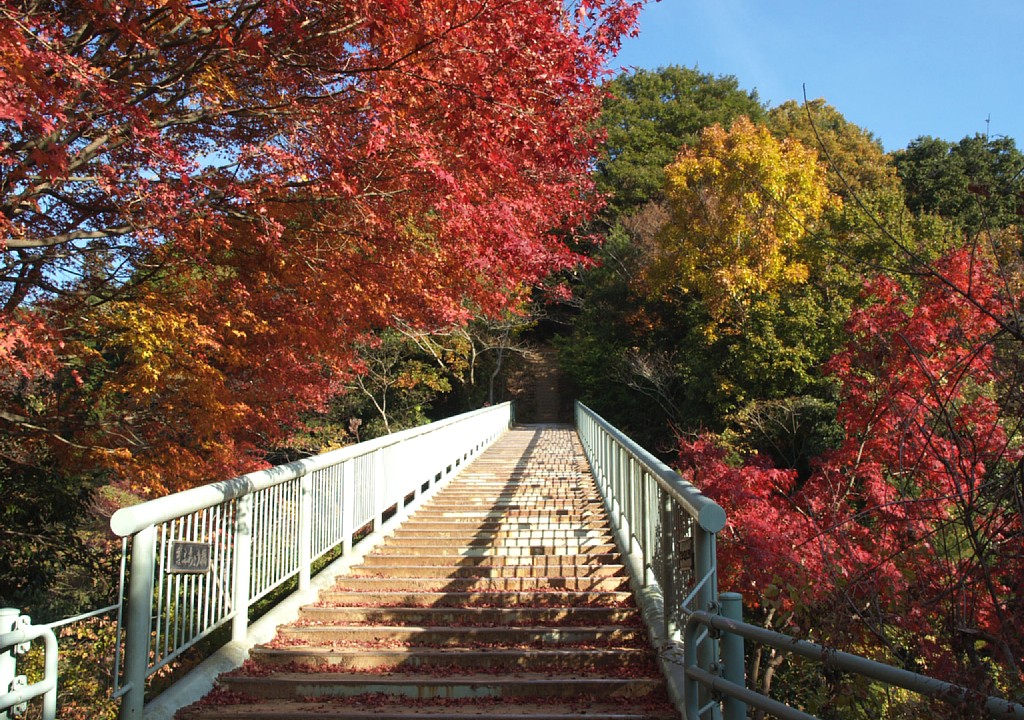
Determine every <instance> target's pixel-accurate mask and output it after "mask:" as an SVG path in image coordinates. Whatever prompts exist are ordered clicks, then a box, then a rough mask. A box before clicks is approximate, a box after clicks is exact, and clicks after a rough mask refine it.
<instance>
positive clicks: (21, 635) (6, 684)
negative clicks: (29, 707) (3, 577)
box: [0, 608, 57, 720]
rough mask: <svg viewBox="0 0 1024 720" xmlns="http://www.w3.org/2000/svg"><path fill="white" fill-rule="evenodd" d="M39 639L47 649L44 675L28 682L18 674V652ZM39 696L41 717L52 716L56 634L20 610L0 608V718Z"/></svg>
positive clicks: (46, 719) (14, 714) (16, 712)
mask: <svg viewBox="0 0 1024 720" xmlns="http://www.w3.org/2000/svg"><path fill="white" fill-rule="evenodd" d="M40 639H41V640H42V641H43V644H44V646H45V653H46V660H45V664H44V672H43V678H42V679H41V680H39V681H38V682H34V683H32V684H29V683H28V681H27V680H26V678H25V676H24V675H18V671H17V656H18V655H23V654H24V653H26V652H27V651H28V647H29V645H30V644H31V643H32V641H33V640H40ZM40 696H42V698H43V720H53V718H54V717H56V714H57V637H56V636H55V635H54V633H53V630H52V629H51V628H49V627H47V626H46V625H33V624H32V621H31V619H30V618H29V617H28V616H27V615H22V614H21V612H20V611H19V610H17V609H14V608H0V719H2V720H7V718H8V717H17V716H19V715H21V714H23V713H24V712H25V706H26V704H27V703H28V701H29V700H32V699H33V698H37V697H40Z"/></svg>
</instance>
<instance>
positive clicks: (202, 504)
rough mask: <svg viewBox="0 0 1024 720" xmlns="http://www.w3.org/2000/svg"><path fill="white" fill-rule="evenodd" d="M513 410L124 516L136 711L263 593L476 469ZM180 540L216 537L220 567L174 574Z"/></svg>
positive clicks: (120, 530)
mask: <svg viewBox="0 0 1024 720" xmlns="http://www.w3.org/2000/svg"><path fill="white" fill-rule="evenodd" d="M511 417H512V413H511V406H510V405H509V404H508V403H505V404H503V405H498V406H495V407H491V408H485V409H483V410H477V411H474V412H472V413H466V414H464V415H461V416H457V417H454V418H450V419H448V420H443V421H441V422H438V423H433V424H431V425H428V426H424V427H422V428H414V429H412V430H407V431H403V432H400V433H395V434H394V435H391V436H388V437H385V438H379V439H377V440H372V441H369V442H366V443H361V444H359V445H355V446H352V447H348V448H342V449H341V450H335V451H332V452H330V453H325V454H324V455H321V456H317V457H314V458H308V459H305V460H301V461H298V462H296V463H291V464H289V465H283V466H280V467H277V468H272V469H270V470H264V471H258V472H255V473H250V474H248V475H243V476H240V477H237V478H233V479H231V480H227V481H224V482H220V483H213V484H211V485H207V486H203V487H199V488H194V489H192V490H188V491H185V492H183V493H178V494H177V495H172V496H168V497H166V498H159V499H157V500H153V501H150V502H147V503H142V504H140V505H137V506H134V507H131V508H124V509H122V510H119V511H118V512H117V513H115V515H114V517H113V518H112V519H111V528H112V529H113V530H114V532H115V533H117V534H118V535H120V536H122V537H125V538H127V537H131V538H132V540H131V547H132V566H131V572H130V574H129V579H130V584H129V585H128V587H127V590H126V593H127V595H128V598H129V604H128V608H129V609H128V619H127V623H126V625H127V630H126V632H125V637H126V642H125V652H124V670H123V678H124V681H123V682H122V683H121V688H122V690H123V692H124V701H123V706H122V707H123V708H124V709H123V713H124V717H141V712H142V710H141V708H142V703H143V700H142V698H143V697H144V691H145V683H146V678H147V677H148V675H149V674H151V673H152V672H153V671H155V670H156V668H158V667H160V666H162V665H164V664H166V663H168V662H170V661H172V660H173V659H174V658H175V657H177V656H178V655H180V654H181V653H182V652H183V651H184V650H185V649H187V648H188V647H190V646H191V645H193V644H195V643H196V642H197V641H198V640H200V639H202V638H203V637H205V636H207V635H208V634H209V633H210V632H212V631H213V630H214V629H216V628H217V627H220V626H221V625H222V624H224V623H225V622H227V621H228V620H229V619H230V621H231V624H232V631H231V637H232V640H233V641H244V639H245V636H246V634H247V630H248V612H249V605H250V604H251V602H253V601H255V600H256V599H257V598H260V597H263V596H264V595H266V594H267V593H269V592H271V591H272V590H273V589H274V588H276V587H278V586H279V585H281V584H282V583H283V582H285V581H286V580H287V579H288V578H290V577H292V576H297V577H298V583H299V586H300V587H301V588H306V587H308V586H309V584H310V582H311V578H310V569H309V568H310V565H311V563H312V561H313V560H314V559H315V558H318V557H320V556H321V555H323V554H324V553H327V552H329V551H330V550H331V549H332V548H334V547H337V546H338V545H340V546H341V551H342V553H343V554H345V555H348V554H350V553H351V552H352V544H353V535H354V534H355V533H356V532H357V531H358V530H359V529H360V528H362V527H363V526H364V525H365V524H367V523H368V522H372V523H373V524H374V526H375V528H379V527H380V526H381V524H382V522H383V515H384V512H385V510H387V509H388V508H389V507H392V506H397V509H398V510H399V511H400V513H401V512H402V511H404V508H405V498H406V497H407V496H408V495H410V494H412V495H413V496H414V497H415V498H419V497H420V496H421V495H422V493H423V489H424V488H427V489H432V488H433V487H434V486H436V485H437V483H438V482H439V481H440V480H443V479H445V478H448V477H450V476H451V475H452V474H453V473H454V472H455V471H456V470H458V469H461V468H462V467H464V466H465V464H466V462H467V461H468V460H469V459H470V458H473V457H474V456H475V455H476V454H477V453H478V452H479V450H480V449H481V448H483V447H486V446H487V445H489V444H490V443H491V442H493V440H495V439H496V438H497V437H498V436H499V435H500V434H501V433H502V432H503V431H504V430H506V429H507V428H508V427H509V424H510V422H511ZM400 443H407V444H406V445H404V446H402V447H399V444H400ZM172 541H183V542H195V543H200V544H205V545H208V546H209V547H208V550H209V553H210V555H209V559H210V568H209V571H208V574H206V575H199V574H195V573H184V574H176V575H171V574H170V573H169V564H170V556H169V553H170V552H171V542H172ZM144 581H145V582H148V585H146V586H145V587H142V586H141V585H140V583H143V582H144ZM143 598H145V600H143ZM143 604H145V605H146V607H145V608H141V606H142V605H143ZM154 611H155V613H156V614H155V616H154V615H153V612H154ZM151 653H152V656H151Z"/></svg>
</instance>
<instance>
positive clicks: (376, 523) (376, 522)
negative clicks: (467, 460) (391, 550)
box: [372, 450, 454, 530]
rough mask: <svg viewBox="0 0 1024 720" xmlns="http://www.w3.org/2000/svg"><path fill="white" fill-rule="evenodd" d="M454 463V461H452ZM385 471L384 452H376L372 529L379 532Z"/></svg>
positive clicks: (381, 518)
mask: <svg viewBox="0 0 1024 720" xmlns="http://www.w3.org/2000/svg"><path fill="white" fill-rule="evenodd" d="M453 462H454V461H453ZM386 473H387V469H386V468H385V467H384V451H383V450H376V451H374V453H373V475H372V477H373V529H374V530H380V526H381V525H383V524H384V505H385V503H386V500H385V496H384V490H385V489H386V488H385V487H384V485H385V483H384V478H385V477H386Z"/></svg>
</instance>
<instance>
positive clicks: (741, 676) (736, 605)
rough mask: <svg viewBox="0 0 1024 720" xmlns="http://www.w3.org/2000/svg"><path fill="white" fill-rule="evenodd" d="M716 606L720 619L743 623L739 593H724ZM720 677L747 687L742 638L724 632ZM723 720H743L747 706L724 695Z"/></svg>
mask: <svg viewBox="0 0 1024 720" xmlns="http://www.w3.org/2000/svg"><path fill="white" fill-rule="evenodd" d="M718 605H719V607H720V608H721V610H720V612H721V615H722V617H724V618H728V619H729V620H735V621H736V622H743V596H742V595H740V594H739V593H734V592H725V593H721V594H720V595H719V596H718ZM721 650H722V677H723V678H725V679H726V680H728V681H729V682H731V683H735V684H736V685H739V686H740V687H746V686H747V673H746V658H745V657H744V651H743V636H742V635H737V634H735V633H730V632H724V633H723V634H722V639H721ZM722 707H723V718H724V720H745V718H746V717H747V704H746V703H744V702H742V701H741V700H739V699H737V698H734V697H732V696H731V695H726V696H725V700H724V701H723V706H722Z"/></svg>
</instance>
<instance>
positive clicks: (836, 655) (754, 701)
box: [683, 610, 1024, 720]
mask: <svg viewBox="0 0 1024 720" xmlns="http://www.w3.org/2000/svg"><path fill="white" fill-rule="evenodd" d="M699 626H704V627H707V628H709V629H711V630H715V631H718V632H721V633H726V634H729V635H738V636H740V637H743V638H746V639H748V640H752V641H754V642H757V643H760V644H762V645H767V646H769V647H772V648H775V649H776V650H780V651H782V652H785V653H790V654H793V655H799V656H801V657H805V658H808V659H810V660H814V661H817V662H820V663H822V664H823V665H825V666H827V667H830V668H834V669H837V670H843V671H845V672H850V673H854V674H857V675H861V676H863V677H867V678H871V679H872V680H878V681H880V682H884V683H887V684H889V685H895V686H897V687H901V688H904V689H906V690H910V691H912V692H915V693H917V694H919V695H925V696H928V697H932V698H935V699H938V700H941V701H943V702H946V703H950V704H959V703H966V702H970V703H974V704H975V705H981V706H982V707H984V708H985V710H986V711H987V712H988V713H989V714H990V715H991V716H992V717H998V718H1018V719H1020V720H1024V705H1020V704H1018V703H1015V702H1011V701H1010V700H1005V699H1003V698H998V697H993V696H987V695H985V694H983V693H979V692H976V691H974V690H970V689H969V688H965V687H962V686H960V685H954V684H953V683H948V682H945V681H943V680H938V679H936V678H932V677H928V676H927V675H921V674H919V673H915V672H911V671H909V670H903V669H901V668H897V667H893V666H892V665H886V664H885V663H880V662H877V661H875V660H870V659H868V658H865V657H861V656H860V655H853V654H851V653H846V652H841V651H839V650H835V649H833V648H828V647H825V646H824V645H818V644H817V643H812V642H808V641H806V640H800V639H798V638H795V637H792V636H791V635H786V634H784V633H780V632H775V631H774V630H768V629H767V628H763V627H760V626H758V625H751V624H749V623H745V622H742V621H738V620H735V619H732V618H728V617H723V616H722V615H718V614H715V613H710V612H706V611H703V610H698V611H695V612H692V613H690V615H689V616H688V618H687V620H686V628H685V630H684V634H683V648H684V657H685V660H684V663H685V666H686V675H687V678H688V684H687V692H686V698H687V706H686V717H687V718H689V720H697V718H699V717H700V708H699V707H698V702H697V695H698V693H697V685H698V684H700V685H703V686H705V687H708V688H710V689H712V690H714V691H715V692H717V693H719V694H722V695H731V696H733V697H738V698H740V699H742V700H743V701H744V702H746V703H747V704H748V705H753V706H755V707H758V708H761V709H763V710H766V711H768V712H770V713H771V714H772V715H775V716H776V717H780V718H783V720H817V718H816V717H815V716H814V715H809V714H807V713H805V712H802V711H800V710H797V709H795V708H791V707H789V706H787V705H784V704H782V703H780V702H778V701H777V700H773V699H771V698H770V697H768V696H766V695H763V694H761V693H758V692H755V691H753V690H749V689H748V688H746V687H744V686H743V685H740V684H737V683H735V682H731V681H729V680H727V679H724V678H722V677H719V676H717V675H714V674H712V673H708V672H707V671H705V670H702V669H700V668H698V667H696V665H697V654H696V653H697V647H696V646H697V645H698V639H697V637H698V628H699Z"/></svg>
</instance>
